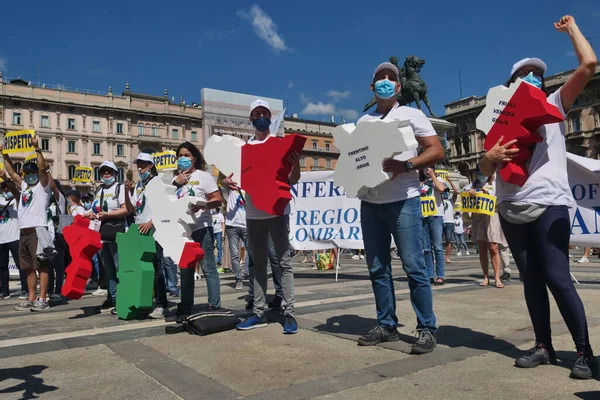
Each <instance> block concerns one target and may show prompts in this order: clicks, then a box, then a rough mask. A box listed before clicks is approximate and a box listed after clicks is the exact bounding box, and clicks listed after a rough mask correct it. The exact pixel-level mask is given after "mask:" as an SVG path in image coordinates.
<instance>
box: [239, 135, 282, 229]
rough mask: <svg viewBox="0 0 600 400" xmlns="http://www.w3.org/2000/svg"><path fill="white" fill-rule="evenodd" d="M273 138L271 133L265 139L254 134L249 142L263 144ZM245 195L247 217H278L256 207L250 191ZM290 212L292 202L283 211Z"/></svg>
mask: <svg viewBox="0 0 600 400" xmlns="http://www.w3.org/2000/svg"><path fill="white" fill-rule="evenodd" d="M271 138H275V136H273V135H271V134H269V135H268V136H267V137H266V138H265V140H257V139H255V138H254V136H253V137H251V138H250V140H248V144H251V145H255V144H261V143H264V142H266V141H267V140H269V139H271ZM275 140H278V139H275ZM245 196H246V218H247V219H269V218H275V217H277V215H271V214H269V213H267V212H264V211H262V210H259V209H258V208H256V207H254V204H252V198H251V197H250V194H249V193H248V192H245ZM289 213H290V204H289V203H288V205H287V206H286V207H285V210H284V211H283V215H289Z"/></svg>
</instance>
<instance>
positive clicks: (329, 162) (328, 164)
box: [326, 160, 331, 169]
mask: <svg viewBox="0 0 600 400" xmlns="http://www.w3.org/2000/svg"><path fill="white" fill-rule="evenodd" d="M326 163H327V169H331V160H327V161H326Z"/></svg>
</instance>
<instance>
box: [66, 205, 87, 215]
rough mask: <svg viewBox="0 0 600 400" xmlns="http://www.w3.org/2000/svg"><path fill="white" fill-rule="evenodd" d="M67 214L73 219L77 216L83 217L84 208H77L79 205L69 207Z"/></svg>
mask: <svg viewBox="0 0 600 400" xmlns="http://www.w3.org/2000/svg"><path fill="white" fill-rule="evenodd" d="M69 214H71V215H72V216H73V217H76V216H78V215H85V214H86V211H85V208H83V207H82V206H79V205H76V206H70V207H69Z"/></svg>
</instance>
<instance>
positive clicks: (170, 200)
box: [146, 175, 205, 268]
mask: <svg viewBox="0 0 600 400" xmlns="http://www.w3.org/2000/svg"><path fill="white" fill-rule="evenodd" d="M159 177H160V178H161V179H152V180H150V182H148V185H146V202H147V204H146V206H147V207H150V210H152V224H153V225H154V228H155V229H156V233H155V235H154V238H155V240H156V241H157V242H158V244H160V245H161V247H162V248H163V250H164V255H165V257H171V259H173V262H175V264H177V265H179V266H180V267H182V268H184V267H186V266H185V265H182V264H180V261H181V259H186V260H189V259H190V258H192V259H196V258H197V256H194V257H190V256H189V255H187V256H186V255H185V254H184V253H185V251H184V249H185V250H186V251H194V252H195V250H190V249H191V247H190V246H187V247H186V243H191V242H192V240H191V239H190V237H191V235H192V230H191V228H190V226H189V225H190V224H193V223H194V218H193V216H192V212H191V210H190V206H194V205H198V206H200V205H204V204H205V202H203V201H202V200H200V199H199V198H196V197H182V198H180V199H177V198H176V196H175V195H174V194H169V189H171V191H173V190H174V186H172V185H166V184H165V183H164V182H163V180H162V176H161V175H159ZM200 259H201V258H200Z"/></svg>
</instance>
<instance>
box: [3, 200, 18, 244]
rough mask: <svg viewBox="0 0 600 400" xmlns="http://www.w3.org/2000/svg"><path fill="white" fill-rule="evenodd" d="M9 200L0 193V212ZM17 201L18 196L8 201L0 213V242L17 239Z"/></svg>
mask: <svg viewBox="0 0 600 400" xmlns="http://www.w3.org/2000/svg"><path fill="white" fill-rule="evenodd" d="M9 201H10V200H6V198H4V196H3V195H0V212H1V211H2V210H4V207H6V205H7V204H8V202H9ZM18 201H19V200H18V198H17V199H13V200H12V201H10V204H9V205H8V207H6V210H4V212H3V213H2V215H0V244H4V243H10V242H14V241H17V240H19V234H20V232H19V219H18V215H19V213H18V211H17V202H18Z"/></svg>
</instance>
